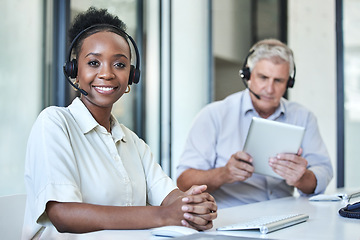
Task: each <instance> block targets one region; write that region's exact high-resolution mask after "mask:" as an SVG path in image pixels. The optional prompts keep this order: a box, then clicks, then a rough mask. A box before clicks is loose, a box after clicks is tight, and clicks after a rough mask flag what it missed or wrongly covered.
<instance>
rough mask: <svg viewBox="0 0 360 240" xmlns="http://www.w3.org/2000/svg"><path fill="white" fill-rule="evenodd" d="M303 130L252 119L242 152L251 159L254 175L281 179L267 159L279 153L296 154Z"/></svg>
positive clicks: (270, 121)
mask: <svg viewBox="0 0 360 240" xmlns="http://www.w3.org/2000/svg"><path fill="white" fill-rule="evenodd" d="M304 132H305V128H304V127H300V126H295V125H291V124H287V123H281V122H276V121H272V120H267V119H264V118H256V117H254V118H252V121H251V124H250V128H249V132H248V135H247V137H246V141H245V145H244V149H243V151H244V152H246V153H248V154H249V155H250V156H251V157H252V158H253V162H252V164H253V166H254V168H255V171H254V172H255V173H259V174H263V175H267V176H272V177H277V178H282V177H281V176H280V175H278V174H277V173H275V172H274V171H273V170H272V168H271V167H270V166H269V158H270V157H275V156H276V155H277V154H279V153H294V154H296V153H297V152H298V150H299V148H300V146H301V142H302V139H303V136H304Z"/></svg>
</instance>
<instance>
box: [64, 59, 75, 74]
mask: <svg viewBox="0 0 360 240" xmlns="http://www.w3.org/2000/svg"><path fill="white" fill-rule="evenodd" d="M64 72H65V74H66V75H67V76H68V77H70V78H76V77H77V61H76V59H73V60H71V61H70V62H69V61H67V62H66V63H65V64H64Z"/></svg>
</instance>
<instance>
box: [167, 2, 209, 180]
mask: <svg viewBox="0 0 360 240" xmlns="http://www.w3.org/2000/svg"><path fill="white" fill-rule="evenodd" d="M172 9H173V10H172V59H171V60H172V66H171V67H172V79H171V81H172V92H171V98H172V106H171V109H172V116H171V118H172V126H173V128H172V139H171V151H172V161H173V162H172V176H175V170H176V165H177V164H178V160H179V158H180V155H181V153H182V151H183V147H184V144H185V141H186V137H187V134H188V131H189V128H190V126H191V123H192V121H193V119H194V117H195V115H196V114H197V113H198V112H199V111H200V109H201V108H202V107H203V106H204V105H205V104H206V103H207V99H208V84H209V82H208V79H209V68H208V58H209V54H208V49H209V45H208V42H209V41H208V24H209V19H208V11H209V6H208V1H207V0H197V1H193V0H176V1H172Z"/></svg>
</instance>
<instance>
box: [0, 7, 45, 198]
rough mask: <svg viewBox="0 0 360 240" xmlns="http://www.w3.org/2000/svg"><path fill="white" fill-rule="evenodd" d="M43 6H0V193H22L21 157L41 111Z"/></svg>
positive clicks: (23, 156)
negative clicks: (0, 19)
mask: <svg viewBox="0 0 360 240" xmlns="http://www.w3.org/2000/svg"><path fill="white" fill-rule="evenodd" d="M42 13H43V5H42V1H41V0H31V1H29V0H18V1H2V2H1V7H0V16H1V18H2V21H1V22H0V32H1V37H0V52H1V55H2V57H1V58H0V73H1V74H0V86H1V93H0V112H1V114H0V152H1V155H0V196H1V195H9V194H16V193H23V192H25V186H24V159H25V152H26V145H27V139H28V136H29V133H30V129H31V126H32V124H33V123H34V121H35V119H36V117H37V115H38V114H39V111H40V110H41V105H42V103H41V100H42V87H43V82H42V70H43V69H42V66H43V63H42V60H43V59H42V54H43V41H42V37H43V28H42V27H43V23H42V17H43V16H42Z"/></svg>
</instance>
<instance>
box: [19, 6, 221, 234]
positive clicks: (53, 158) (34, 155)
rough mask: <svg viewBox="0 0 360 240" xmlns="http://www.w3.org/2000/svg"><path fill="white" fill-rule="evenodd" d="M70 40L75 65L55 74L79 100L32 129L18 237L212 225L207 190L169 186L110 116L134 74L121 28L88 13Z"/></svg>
mask: <svg viewBox="0 0 360 240" xmlns="http://www.w3.org/2000/svg"><path fill="white" fill-rule="evenodd" d="M70 33H71V34H70V36H72V39H71V40H72V44H71V46H73V49H74V52H75V54H74V55H75V56H76V58H74V59H72V60H69V61H68V62H67V63H66V64H65V66H64V72H65V74H66V75H67V77H69V79H70V78H73V79H75V80H74V83H72V82H71V83H72V84H73V86H75V87H76V89H78V90H80V92H81V96H80V97H77V98H75V99H74V100H73V102H72V103H71V104H70V105H69V106H68V107H55V106H52V107H48V108H46V109H45V110H43V111H42V112H41V113H40V115H39V117H38V118H37V120H36V121H35V124H34V125H33V128H32V131H31V134H30V137H29V142H28V147H27V155H26V162H25V183H26V190H27V203H26V210H25V221H24V229H23V239H32V238H33V237H39V235H41V238H43V239H54V238H55V239H57V238H58V237H59V236H58V235H59V234H61V233H64V232H67V233H85V232H92V231H98V230H105V229H144V228H152V227H159V226H163V225H183V226H186V227H191V228H195V229H198V230H206V229H209V228H211V227H212V220H213V219H215V218H216V216H217V213H216V210H217V205H216V203H215V201H214V198H213V197H212V196H211V195H210V194H208V193H206V192H205V191H206V189H207V187H206V186H205V185H202V186H194V187H191V188H190V189H189V190H187V191H184V192H182V191H180V190H179V189H177V188H176V186H175V184H174V183H173V181H172V180H171V179H170V178H169V177H168V176H167V175H166V174H165V173H164V172H163V170H162V169H161V167H160V166H159V165H158V164H157V163H156V161H155V160H154V158H153V156H152V154H151V151H150V148H149V147H148V145H147V144H146V143H145V142H144V141H143V140H141V139H140V138H139V137H138V136H137V135H136V134H135V133H134V132H132V131H131V130H130V129H129V128H127V127H125V126H124V125H123V124H120V123H119V122H118V121H117V119H116V118H115V117H114V115H113V114H112V108H113V105H114V103H115V102H117V101H118V100H119V99H120V98H121V97H122V96H123V94H124V93H125V91H126V89H127V87H128V86H129V85H131V84H132V83H137V82H138V79H139V74H140V71H139V69H138V68H137V66H138V65H137V66H136V67H134V66H132V65H131V58H132V55H131V50H130V45H129V42H128V39H130V41H131V42H132V44H133V45H134V48H135V49H136V44H135V42H133V41H132V40H131V39H132V38H130V36H129V35H128V34H127V33H126V32H125V24H124V23H123V22H122V21H121V20H120V19H118V18H117V17H116V16H113V15H111V14H109V13H108V12H107V10H105V9H96V8H93V7H91V8H89V9H88V11H86V12H84V13H80V14H79V15H78V17H77V18H76V19H75V22H74V24H73V26H72V28H70ZM148 205H151V206H148ZM130 206H131V207H130ZM149 218H151V219H153V221H148V219H149Z"/></svg>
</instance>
